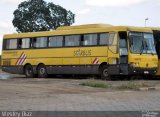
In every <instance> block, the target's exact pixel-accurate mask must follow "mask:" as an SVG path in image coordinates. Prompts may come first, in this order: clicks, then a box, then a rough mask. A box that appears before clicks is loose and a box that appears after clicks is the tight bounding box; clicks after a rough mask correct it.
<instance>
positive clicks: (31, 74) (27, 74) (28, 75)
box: [24, 65, 35, 78]
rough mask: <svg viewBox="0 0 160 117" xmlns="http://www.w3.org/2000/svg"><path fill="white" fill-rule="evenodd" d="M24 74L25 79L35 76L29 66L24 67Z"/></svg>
mask: <svg viewBox="0 0 160 117" xmlns="http://www.w3.org/2000/svg"><path fill="white" fill-rule="evenodd" d="M24 74H25V75H26V77H27V78H34V76H35V74H34V72H33V68H32V66H31V65H26V66H25V68H24Z"/></svg>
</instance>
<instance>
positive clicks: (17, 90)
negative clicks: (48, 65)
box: [0, 72, 160, 111]
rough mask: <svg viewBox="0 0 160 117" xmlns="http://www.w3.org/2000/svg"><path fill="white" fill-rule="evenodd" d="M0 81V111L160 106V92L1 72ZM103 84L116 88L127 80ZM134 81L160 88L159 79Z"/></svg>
mask: <svg viewBox="0 0 160 117" xmlns="http://www.w3.org/2000/svg"><path fill="white" fill-rule="evenodd" d="M0 78H1V79H0V110H8V111H11V110H12V111H13V110H16V111H17V110H62V111H63V110H71V111H73V110H125V109H126V110H137V109H138V110H139V109H144V110H145V109H148V110H149V109H152V110H158V109H159V108H160V103H156V101H159V102H160V92H159V91H115V90H114V91H112V90H107V89H105V88H94V87H88V86H81V85H80V83H82V82H85V81H88V80H89V79H86V78H83V79H80V78H78V79H76V78H62V77H60V78H47V79H39V78H32V79H27V78H25V77H24V76H17V75H10V74H6V73H2V72H0ZM104 82H108V83H110V84H113V85H119V84H121V83H126V84H127V83H128V82H130V81H104ZM133 82H137V83H146V84H147V85H150V86H160V80H134V81H133ZM131 100H132V101H133V102H131ZM139 101H141V103H140V102H139ZM148 101H150V103H148ZM108 104H109V105H108Z"/></svg>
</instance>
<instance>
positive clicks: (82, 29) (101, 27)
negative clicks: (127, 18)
mask: <svg viewBox="0 0 160 117" xmlns="http://www.w3.org/2000/svg"><path fill="white" fill-rule="evenodd" d="M114 31H115V32H117V31H135V32H152V30H151V29H149V28H144V27H135V26H112V25H109V24H87V25H79V26H64V27H59V28H57V30H53V31H42V32H28V33H14V34H7V35H4V39H11V38H27V37H45V36H54V35H72V34H87V33H88V34H89V33H100V32H114Z"/></svg>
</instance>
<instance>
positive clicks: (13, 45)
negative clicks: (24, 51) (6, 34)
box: [5, 39, 17, 50]
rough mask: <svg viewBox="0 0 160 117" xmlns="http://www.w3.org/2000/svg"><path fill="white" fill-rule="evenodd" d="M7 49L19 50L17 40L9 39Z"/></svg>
mask: <svg viewBox="0 0 160 117" xmlns="http://www.w3.org/2000/svg"><path fill="white" fill-rule="evenodd" d="M5 49H7V50H12V49H17V39H7V40H6V48H5Z"/></svg>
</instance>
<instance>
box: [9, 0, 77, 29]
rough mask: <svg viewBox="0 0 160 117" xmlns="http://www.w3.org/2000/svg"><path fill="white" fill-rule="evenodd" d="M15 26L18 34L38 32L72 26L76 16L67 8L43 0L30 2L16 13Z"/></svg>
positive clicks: (23, 3) (21, 5) (22, 4)
mask: <svg viewBox="0 0 160 117" xmlns="http://www.w3.org/2000/svg"><path fill="white" fill-rule="evenodd" d="M13 14H14V18H13V21H12V23H13V25H14V27H15V28H16V30H17V32H37V31H48V30H53V29H56V28H57V27H59V26H70V25H71V24H73V23H74V17H75V14H73V13H72V12H71V11H67V10H66V9H65V8H63V7H61V6H59V5H55V4H53V3H46V2H45V1H43V0H28V1H24V2H22V3H21V4H19V5H18V9H16V10H15V11H14V13H13Z"/></svg>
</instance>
